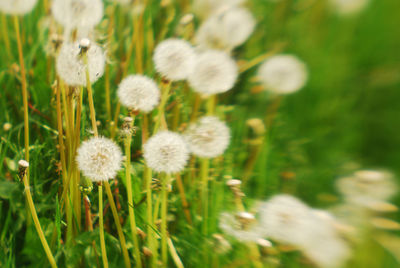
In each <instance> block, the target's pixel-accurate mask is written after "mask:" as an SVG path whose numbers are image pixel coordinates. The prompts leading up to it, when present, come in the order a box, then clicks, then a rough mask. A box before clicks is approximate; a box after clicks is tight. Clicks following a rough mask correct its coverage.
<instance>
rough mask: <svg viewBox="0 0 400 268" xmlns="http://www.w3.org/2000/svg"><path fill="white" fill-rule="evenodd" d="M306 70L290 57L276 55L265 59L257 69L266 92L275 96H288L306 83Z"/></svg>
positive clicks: (295, 59)
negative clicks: (275, 94) (270, 92)
mask: <svg viewBox="0 0 400 268" xmlns="http://www.w3.org/2000/svg"><path fill="white" fill-rule="evenodd" d="M307 77H308V74H307V69H306V66H305V64H304V63H303V62H301V61H300V60H299V59H298V58H297V57H295V56H292V55H276V56H272V57H271V58H269V59H267V60H266V61H265V62H264V63H263V64H262V65H261V66H260V68H259V69H258V78H259V79H260V80H261V82H262V83H263V85H264V86H265V88H266V90H269V91H272V92H274V93H277V94H290V93H293V92H295V91H297V90H299V89H301V88H302V87H303V86H304V85H305V83H306V82H307Z"/></svg>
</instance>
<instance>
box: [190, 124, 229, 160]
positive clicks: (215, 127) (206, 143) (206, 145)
mask: <svg viewBox="0 0 400 268" xmlns="http://www.w3.org/2000/svg"><path fill="white" fill-rule="evenodd" d="M184 137H185V140H186V142H187V144H188V146H189V150H190V152H191V153H193V154H194V155H196V156H198V157H203V158H211V157H217V156H219V155H221V154H223V153H224V151H225V150H226V148H227V147H228V145H229V140H230V131H229V128H228V126H227V125H226V124H225V122H222V121H221V120H219V119H218V118H217V117H215V116H205V117H202V118H200V119H199V120H198V122H196V123H193V124H191V125H190V126H189V128H188V129H187V131H186V132H185V135H184Z"/></svg>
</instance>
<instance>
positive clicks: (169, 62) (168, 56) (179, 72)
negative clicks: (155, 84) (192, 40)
mask: <svg viewBox="0 0 400 268" xmlns="http://www.w3.org/2000/svg"><path fill="white" fill-rule="evenodd" d="M195 57H196V54H195V52H194V50H193V48H192V46H191V45H190V44H189V43H188V42H187V41H184V40H181V39H175V38H171V39H167V40H165V41H163V42H161V43H160V44H159V45H158V46H157V47H156V49H155V51H154V56H153V61H154V64H155V68H156V70H157V72H159V73H160V74H162V75H163V76H165V77H166V78H167V79H169V80H171V81H178V80H182V79H186V78H187V77H188V76H189V74H190V73H191V71H192V69H193V66H194V60H195Z"/></svg>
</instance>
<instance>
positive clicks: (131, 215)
mask: <svg viewBox="0 0 400 268" xmlns="http://www.w3.org/2000/svg"><path fill="white" fill-rule="evenodd" d="M132 123H133V122H132ZM131 141H132V136H131V135H128V136H127V137H126V138H125V160H126V163H125V177H126V188H127V192H128V206H129V222H130V226H131V232H132V239H133V246H134V254H135V259H136V267H142V261H141V258H140V250H139V241H138V237H137V229H136V220H135V211H134V210H133V194H132V177H131Z"/></svg>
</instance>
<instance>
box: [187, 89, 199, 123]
mask: <svg viewBox="0 0 400 268" xmlns="http://www.w3.org/2000/svg"><path fill="white" fill-rule="evenodd" d="M195 94H196V95H195V99H194V103H193V109H192V114H191V115H190V123H193V122H194V121H196V119H197V114H198V112H199V108H200V104H201V97H200V95H199V94H197V93H195Z"/></svg>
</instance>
